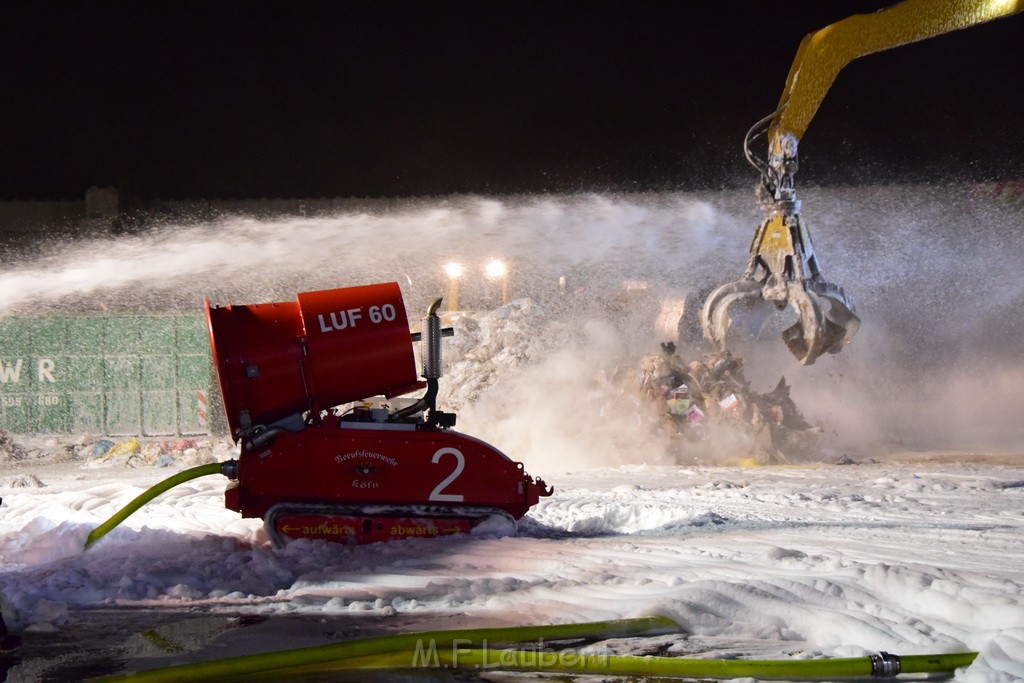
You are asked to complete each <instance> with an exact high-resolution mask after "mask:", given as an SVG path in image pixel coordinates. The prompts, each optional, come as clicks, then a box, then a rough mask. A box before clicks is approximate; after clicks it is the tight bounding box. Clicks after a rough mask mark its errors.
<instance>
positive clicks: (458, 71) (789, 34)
mask: <svg viewBox="0 0 1024 683" xmlns="http://www.w3.org/2000/svg"><path fill="white" fill-rule="evenodd" d="M889 4H891V3H890V2H887V1H886V0H875V1H873V2H869V1H867V0H863V1H853V0H837V1H835V2H821V1H813V2H810V1H808V2H783V3H769V2H760V1H758V2H753V1H734V2H723V1H721V0H716V1H714V2H711V1H708V2H699V1H696V0H673V1H671V2H668V1H660V0H659V1H650V2H642V1H638V0H628V1H627V0H623V1H621V2H605V1H601V0H587V1H584V0H579V1H576V0H566V1H563V2H530V1H529V0H518V1H503V0H499V1H496V2H493V1H490V0H486V1H482V0H472V1H466V2H426V1H424V2H410V1H403V2H390V1H382V2H345V1H338V2H301V1H291V2H289V1H284V0H282V1H281V2H260V1H254V2H180V1H175V2H167V1H157V2H136V1H133V2H119V1H115V2H102V3H100V2H74V3H68V2H38V3H35V2H32V3H28V2H26V3H23V4H22V6H20V7H18V8H17V9H14V10H12V9H10V8H7V9H5V11H4V17H3V26H2V27H0V54H2V60H3V61H2V64H0V93H2V96H3V97H2V100H0V102H2V105H0V121H2V129H0V130H2V135H0V197H2V198H4V199H43V198H48V199H56V198H80V197H81V196H82V195H83V193H84V191H85V189H86V188H87V187H89V186H90V185H115V186H117V187H119V188H121V189H122V190H125V191H128V192H131V193H134V194H136V195H138V196H140V197H149V198H156V197H159V198H170V197H179V198H185V197H193V198H198V197H208V198H214V197H225V198H226V197H261V196H268V197H312V196H332V197H333V196H401V195H425V194H446V193H452V192H483V193H499V194H500V193H509V192H523V191H527V192H538V191H541V192H543V191H575V190H623V189H625V190H629V189H637V190H639V189H676V188H695V187H718V186H722V185H736V184H741V183H751V182H753V179H754V175H753V170H752V169H749V167H747V165H746V162H745V161H744V160H743V157H742V152H741V143H742V139H743V135H744V134H745V133H746V131H747V129H748V128H749V127H750V126H751V125H752V124H753V123H754V122H755V121H756V120H757V119H759V118H761V117H762V116H764V115H766V114H768V113H770V112H771V110H772V109H773V108H774V106H775V104H776V102H777V100H778V98H779V95H780V94H781V91H782V87H783V84H784V82H785V77H786V74H787V72H788V70H789V66H790V63H791V61H792V59H793V56H794V54H795V51H796V47H797V45H798V43H799V41H800V39H801V37H802V36H803V35H804V34H806V33H808V32H811V31H813V30H816V29H818V28H821V27H823V26H825V25H827V24H829V23H832V22H834V21H838V20H839V19H842V18H844V17H846V16H848V15H849V14H852V13H855V12H864V11H874V10H877V9H879V8H881V7H885V6H887V5H889ZM1021 44H1024V16H1015V17H1011V18H1009V19H1002V20H999V21H996V22H992V23H989V24H986V25H983V26H979V27H974V28H971V29H967V30H965V31H962V32H958V33H955V34H951V35H948V36H942V37H940V38H936V39H933V40H931V41H926V42H924V43H919V44H916V45H911V46H905V47H902V48H898V49H896V50H892V51H889V52H886V53H881V54H877V55H872V56H869V57H866V58H863V59H861V60H858V61H856V62H854V63H853V64H851V65H850V66H849V67H847V69H845V70H844V71H843V73H842V74H840V77H839V79H838V81H837V82H836V84H835V85H834V86H833V89H832V91H831V92H830V93H829V95H828V97H826V99H825V102H824V105H823V107H822V109H821V110H820V111H819V113H818V116H817V117H816V119H815V120H814V121H813V122H812V124H811V126H810V128H809V130H808V133H807V134H806V135H805V137H804V139H803V143H802V145H801V153H802V154H801V158H802V162H803V165H802V169H801V174H800V176H798V180H800V181H802V182H805V183H813V182H818V183H830V182H849V181H850V180H851V178H855V181H867V182H870V181H873V180H879V179H887V178H893V177H901V178H907V177H914V178H937V177H947V178H958V177H966V178H971V179H988V178H1006V177H1024V161H1022V158H1024V154H1022V152H1024V125H1022V122H1024V95H1022V90H1024V88H1022V84H1024V59H1022V50H1021V48H1020V45H1021Z"/></svg>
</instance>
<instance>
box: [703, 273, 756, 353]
mask: <svg viewBox="0 0 1024 683" xmlns="http://www.w3.org/2000/svg"><path fill="white" fill-rule="evenodd" d="M743 299H754V300H762V299H763V297H762V295H761V283H760V282H757V281H755V280H739V281H737V282H728V283H726V284H724V285H722V286H721V287H718V288H717V289H715V291H713V292H711V294H710V295H709V296H708V299H707V301H705V302H704V306H703V307H702V308H701V310H700V325H701V329H703V330H704V337H705V338H707V339H709V340H710V341H712V342H713V343H714V344H715V347H716V348H717V349H718V350H719V351H724V350H725V338H726V336H728V334H729V328H730V327H731V326H732V318H731V317H730V315H729V307H730V306H731V305H732V304H734V303H735V302H737V301H740V300H743Z"/></svg>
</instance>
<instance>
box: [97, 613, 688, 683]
mask: <svg viewBox="0 0 1024 683" xmlns="http://www.w3.org/2000/svg"><path fill="white" fill-rule="evenodd" d="M678 631H679V625H678V624H676V623H675V622H674V621H672V620H671V619H668V618H666V617H641V618H639V619H616V620H613V621H597V622H590V623H585V624H558V625H554V626H513V627H509V628H482V629H459V630H451V631H426V632H423V633H402V634H397V635H389V636H381V637H378V638H364V639H361V640H353V641H349V642H345V643H332V644H330V645H317V646H314V647H304V648H299V649H297V650H285V651H283V652H266V653H262V654H256V655H247V656H242V657H232V658H230V659H220V660H216V661H212V662H195V663H192V664H183V665H181V666H172V667H167V668H163V669H153V670H149V671H138V672H135V673H128V674H124V675H118V676H113V677H110V678H104V679H102V680H104V681H201V680H223V679H227V678H241V679H245V678H247V677H248V678H249V679H250V680H251V677H252V676H253V675H255V674H260V675H264V676H266V675H268V674H273V676H272V677H273V678H279V677H280V674H282V673H284V674H291V675H295V674H297V673H298V672H299V670H300V669H306V668H310V669H311V670H314V669H313V668H314V667H318V666H323V667H324V668H323V669H322V670H325V671H326V670H330V668H331V667H332V666H333V665H334V664H335V663H337V662H338V661H340V660H346V659H354V658H367V657H370V658H372V657H376V656H379V655H384V654H387V653H392V652H396V651H400V650H410V651H412V650H415V649H416V648H417V647H427V645H425V644H428V643H429V644H432V645H433V647H435V648H442V649H445V648H451V647H453V646H460V647H469V646H477V647H480V646H483V645H484V644H485V643H502V644H512V643H522V642H532V641H538V640H542V639H543V640H548V641H553V640H580V639H587V640H598V639H600V640H604V639H607V638H624V637H628V636H651V635H663V634H666V633H677V632H678Z"/></svg>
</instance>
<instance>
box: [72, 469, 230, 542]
mask: <svg viewBox="0 0 1024 683" xmlns="http://www.w3.org/2000/svg"><path fill="white" fill-rule="evenodd" d="M225 464H226V463H219V462H213V463H210V464H208V465H199V466H198V467H190V468H189V469H187V470H182V471H181V472H178V473H177V474H175V475H174V476H173V477H168V478H167V479H164V480H163V481H162V482H160V483H159V484H156V485H154V486H151V487H150V488H148V489H146V490H145V491H144V492H143V493H142V494H141V495H139V496H138V497H136V498H135V500H133V501H132V502H130V503H128V504H127V505H125V506H124V507H123V508H121V510H120V511H118V512H117V513H116V514H115V515H114V516H113V517H111V518H110V519H108V520H107V521H105V522H103V524H100V525H99V526H98V527H96V528H95V529H93V530H92V532H91V533H90V534H89V536H88V537H87V538H86V539H85V550H88V549H89V548H90V547H92V544H93V543H95V542H96V541H98V540H100V539H101V538H103V537H104V536H106V535H107V534H108V533H109V532H110V531H111V529H113V528H114V527H116V526H117V525H118V524H120V523H121V522H123V521H124V520H126V519H128V517H129V516H130V515H131V514H132V513H134V512H135V511H136V510H138V509H139V508H140V507H142V506H143V505H145V504H146V503H148V502H149V501H151V500H153V499H154V498H156V497H157V496H159V495H160V494H161V493H163V492H164V491H167V490H168V489H172V488H174V487H175V486H177V485H178V484H183V483H185V482H186V481H189V480H191V479H195V478H197V477H205V476H206V475H208V474H220V473H221V472H222V471H223V465H225Z"/></svg>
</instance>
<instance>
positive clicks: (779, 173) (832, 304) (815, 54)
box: [701, 0, 1024, 365]
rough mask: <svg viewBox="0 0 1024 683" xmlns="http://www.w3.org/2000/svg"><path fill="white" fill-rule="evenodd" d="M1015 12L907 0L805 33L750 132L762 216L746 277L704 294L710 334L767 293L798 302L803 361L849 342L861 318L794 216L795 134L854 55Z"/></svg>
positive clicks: (992, 0)
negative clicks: (779, 87)
mask: <svg viewBox="0 0 1024 683" xmlns="http://www.w3.org/2000/svg"><path fill="white" fill-rule="evenodd" d="M1021 11H1024V0H904V1H903V2H900V3H899V4H897V5H893V6H892V7H889V8H887V9H884V10H881V11H879V12H875V13H874V14H856V15H853V16H851V17H847V18H846V19H843V20H842V21H838V22H836V23H834V24H831V25H829V26H826V27H825V28H823V29H821V30H819V31H815V32H814V33H811V34H809V35H807V36H805V37H804V39H803V40H802V41H801V43H800V47H799V48H798V49H797V53H796V57H795V59H794V60H793V66H792V67H791V68H790V71H789V76H788V77H787V78H786V86H785V88H784V90H783V92H782V97H781V99H780V100H779V105H778V108H777V109H776V111H775V112H774V113H773V114H772V115H771V116H769V117H767V118H765V119H762V120H761V121H759V122H758V123H757V124H755V125H754V127H753V128H751V130H750V132H749V133H748V134H747V139H746V143H745V148H746V154H747V159H748V160H750V162H751V163H752V164H753V165H754V166H755V167H756V168H757V169H758V170H759V171H760V172H761V176H762V186H763V190H764V192H763V193H762V203H763V205H764V207H765V210H766V217H765V219H764V220H763V221H762V223H761V225H760V226H759V227H758V229H757V231H756V232H755V234H754V239H753V242H752V243H751V245H750V259H749V261H748V264H747V268H746V270H745V271H744V274H743V276H742V277H741V278H740V280H739V281H737V282H731V283H728V284H725V285H722V286H721V287H719V288H718V289H716V290H715V291H714V292H712V293H711V295H710V296H709V297H708V299H707V301H706V302H705V304H704V307H703V309H702V310H701V324H702V326H703V329H704V334H705V336H706V337H708V338H709V339H710V340H712V341H713V342H714V343H715V344H716V345H717V346H718V347H719V348H721V349H724V348H725V338H726V335H727V334H728V330H729V327H730V325H731V319H730V317H729V306H730V305H731V304H732V303H734V302H736V301H740V300H746V301H751V300H764V301H770V302H772V303H774V304H775V305H776V306H777V307H778V308H780V309H782V308H785V307H786V305H787V304H788V305H790V306H792V307H794V308H795V309H796V311H797V315H798V316H799V320H798V321H797V322H796V323H795V324H794V325H793V326H791V327H789V328H788V329H786V330H785V331H784V332H783V340H784V341H785V342H786V344H787V346H789V349H790V351H792V352H793V354H794V355H795V356H796V357H797V359H798V360H799V361H800V362H801V363H804V364H808V365H809V364H811V363H813V362H814V361H815V360H816V359H817V358H818V357H819V356H820V355H821V354H823V353H826V352H828V353H838V352H839V351H840V350H842V348H843V346H845V345H846V344H847V343H849V342H850V340H851V339H852V338H853V336H854V335H855V334H856V332H857V328H858V327H859V325H860V319H859V318H858V317H857V315H856V312H855V310H854V306H853V302H852V300H851V299H850V297H849V296H848V295H847V294H846V292H845V291H844V290H843V289H842V287H839V286H838V285H835V284H832V283H830V282H826V281H825V280H824V279H823V278H822V276H821V269H820V267H819V264H818V259H817V256H816V255H815V253H814V247H813V244H812V242H811V235H810V232H809V230H808V229H807V226H806V224H805V223H804V221H803V220H802V218H801V216H800V202H799V201H798V200H797V199H796V190H795V184H794V175H795V173H796V170H797V168H798V162H797V147H798V144H799V141H800V138H801V137H803V134H804V132H805V131H806V130H807V126H808V125H810V122H811V119H812V118H813V117H814V114H815V112H817V111H818V107H819V106H820V104H821V102H822V100H823V99H824V98H825V94H826V93H827V92H828V89H829V87H831V85H832V83H833V81H835V79H836V76H838V75H839V72H840V71H841V70H842V68H843V67H844V66H846V65H847V64H849V63H850V62H852V61H853V60H854V59H856V58H858V57H862V56H864V55H868V54H871V53H874V52H880V51H882V50H887V49H889V48H892V47H896V46H898V45H904V44H906V43H911V42H915V41H918V40H924V39H925V38H931V37H933V36H937V35H942V34H945V33H950V32H952V31H956V30H959V29H962V28H967V27H969V26H974V25H976V24H980V23H983V22H986V21H990V20H992V19H998V18H1000V17H1006V16H1009V15H1011V14H1015V13H1017V12H1021ZM762 134H766V135H767V142H768V154H767V158H766V159H760V158H758V157H757V156H756V155H755V154H753V153H752V152H751V150H750V143H751V140H752V139H754V138H755V137H757V136H759V135H762Z"/></svg>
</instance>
